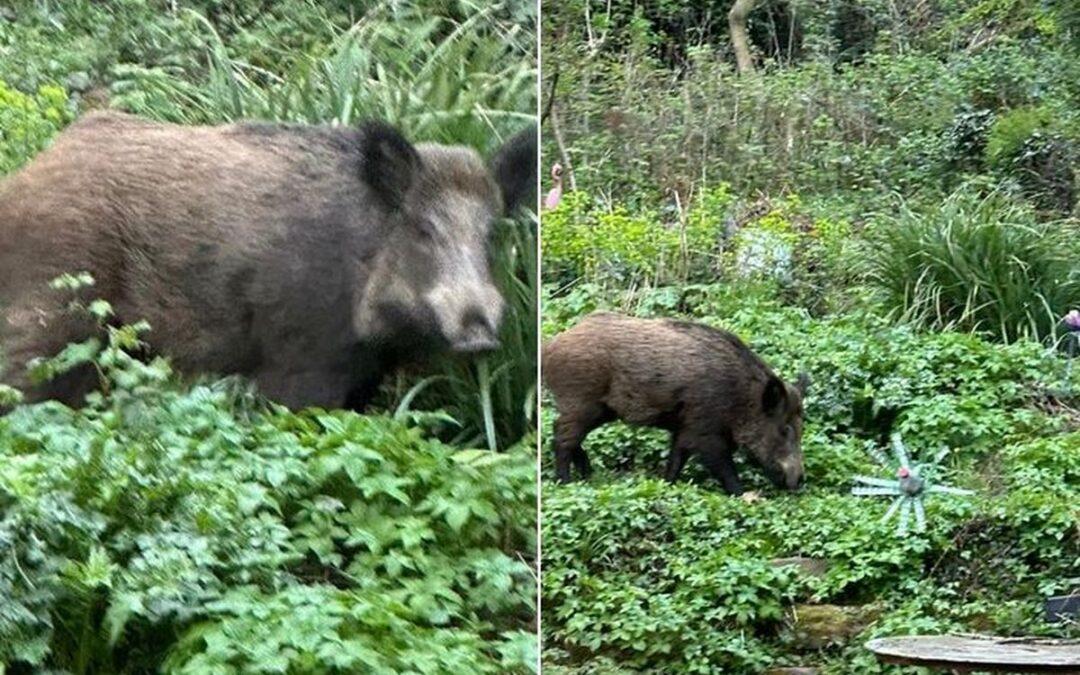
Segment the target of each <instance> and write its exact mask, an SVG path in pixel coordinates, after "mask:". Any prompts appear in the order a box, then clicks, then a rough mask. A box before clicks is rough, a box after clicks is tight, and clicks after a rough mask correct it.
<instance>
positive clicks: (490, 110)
mask: <svg viewBox="0 0 1080 675" xmlns="http://www.w3.org/2000/svg"><path fill="white" fill-rule="evenodd" d="M464 6H465V7H469V8H471V10H472V12H471V14H470V15H468V16H467V17H466V18H464V19H462V20H460V21H458V20H454V19H450V18H448V17H445V16H432V15H430V14H428V13H425V12H424V11H423V10H422V8H419V7H399V6H397V5H396V4H394V3H384V4H381V5H378V6H377V7H375V8H374V9H372V10H371V11H369V12H368V13H367V14H366V15H364V16H363V18H361V19H360V20H359V21H358V22H357V23H356V24H354V25H353V26H352V27H351V28H349V29H348V30H345V31H342V32H340V33H339V34H337V35H336V37H334V38H333V39H332V40H331V41H330V43H329V44H328V45H326V46H325V47H323V48H321V49H319V50H318V51H317V52H316V53H315V54H312V55H309V56H308V57H307V58H300V59H296V65H294V66H293V67H292V68H291V70H289V71H288V72H286V73H285V74H284V75H278V74H275V73H273V72H270V71H268V70H266V69H263V68H259V67H256V66H254V65H252V64H250V63H247V62H245V61H244V60H243V59H240V58H237V57H235V56H232V55H230V51H229V49H228V48H227V46H226V44H225V43H224V42H223V41H222V39H221V38H220V37H219V36H218V35H217V34H216V33H215V32H214V28H213V26H212V25H211V24H210V22H209V21H207V20H206V19H205V18H204V17H202V16H201V15H199V14H198V13H195V12H190V13H189V17H190V21H192V22H194V23H196V24H199V25H201V26H202V29H203V30H204V31H205V32H206V34H207V36H208V37H207V43H208V45H209V46H208V47H207V53H206V60H207V69H206V74H205V78H204V79H203V80H201V81H192V80H190V79H186V78H185V76H184V73H182V72H179V71H178V72H170V71H167V70H163V69H160V68H152V69H146V68H140V67H138V66H120V67H119V70H118V74H119V75H120V76H121V77H120V78H119V79H118V80H117V81H116V82H114V84H113V92H112V93H113V99H112V101H113V105H114V106H116V107H121V108H125V109H127V110H130V111H131V112H134V113H137V114H143V115H146V116H149V117H155V118H159V119H166V120H170V121H174V122H181V123H189V124H192V123H215V122H226V121H232V120H238V119H267V120H279V121H291V122H309V123H329V124H341V125H349V124H353V123H355V122H356V121H358V120H362V119H366V118H378V119H383V120H387V121H389V122H391V123H393V124H395V125H398V126H399V127H401V128H402V129H403V130H405V131H406V132H407V133H408V134H409V135H410V136H411V137H413V138H421V139H424V140H429V141H442V142H453V143H464V144H467V145H472V146H474V147H478V148H480V149H487V148H489V147H490V146H491V144H492V143H491V140H492V132H493V131H499V132H501V133H502V134H505V133H508V130H511V129H515V128H520V127H521V126H522V125H524V124H525V123H527V122H529V121H531V120H532V119H533V117H534V115H535V110H536V106H535V87H536V85H535V83H536V69H535V64H534V62H533V48H534V47H533V45H534V38H533V36H534V35H535V33H534V32H533V28H532V26H530V25H523V24H519V23H513V22H510V21H508V20H506V19H505V18H503V15H502V10H503V9H504V7H503V5H501V4H499V3H496V4H487V3H478V4H470V3H464Z"/></svg>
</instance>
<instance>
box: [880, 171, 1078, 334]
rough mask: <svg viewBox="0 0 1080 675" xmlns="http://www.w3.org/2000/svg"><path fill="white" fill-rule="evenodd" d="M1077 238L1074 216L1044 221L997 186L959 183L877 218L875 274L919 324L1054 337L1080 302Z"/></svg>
mask: <svg viewBox="0 0 1080 675" xmlns="http://www.w3.org/2000/svg"><path fill="white" fill-rule="evenodd" d="M1077 236H1078V234H1077V226H1076V224H1075V223H1071V222H1068V221H1066V222H1040V221H1038V220H1037V219H1036V218H1035V217H1034V215H1033V214H1032V213H1031V211H1030V210H1028V209H1025V208H1023V207H1022V206H1021V205H1019V204H1017V203H1016V202H1014V201H1013V200H1011V199H1009V198H1008V197H1006V196H1005V195H1004V194H1002V193H1000V192H994V193H991V194H989V195H986V196H982V195H979V194H977V193H976V192H975V191H974V190H972V189H971V188H963V189H961V190H958V191H957V192H954V193H953V194H951V195H950V196H949V197H948V198H946V199H945V200H944V201H943V202H942V203H941V204H940V206H937V207H931V208H925V209H920V210H916V209H914V208H912V207H910V206H909V205H907V204H901V206H900V208H899V210H898V211H897V213H896V214H895V215H889V216H883V217H881V218H879V219H878V221H877V222H876V223H875V226H874V228H873V230H872V232H871V234H870V237H871V244H872V252H871V254H870V255H871V258H870V265H871V273H870V282H871V283H872V285H873V286H874V287H875V288H876V289H877V290H878V291H879V292H880V294H881V298H882V301H883V303H884V305H885V307H886V309H887V310H888V311H890V312H892V314H893V315H894V316H897V317H903V318H905V319H907V320H911V321H914V322H916V323H918V324H920V325H923V326H928V327H931V328H955V329H958V330H968V331H975V332H979V333H981V334H984V335H990V336H993V337H994V338H996V339H998V340H1001V341H1003V342H1011V341H1015V340H1018V339H1022V338H1029V339H1034V340H1049V339H1052V338H1053V337H1054V335H1055V329H1056V326H1057V322H1058V320H1059V318H1060V317H1061V316H1062V315H1063V314H1064V313H1065V312H1066V311H1067V310H1068V309H1069V308H1071V307H1074V306H1076V305H1077V304H1080V275H1078V274H1077V270H1078V269H1080V267H1078V265H1077V260H1076V251H1075V247H1074V246H1072V242H1074V241H1075V240H1076V237H1077Z"/></svg>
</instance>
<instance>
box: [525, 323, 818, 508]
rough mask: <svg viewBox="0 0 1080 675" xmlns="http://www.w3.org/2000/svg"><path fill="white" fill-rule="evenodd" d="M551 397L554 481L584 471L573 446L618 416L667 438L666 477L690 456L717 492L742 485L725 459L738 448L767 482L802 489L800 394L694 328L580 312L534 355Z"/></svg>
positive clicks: (730, 342)
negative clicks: (663, 432)
mask: <svg viewBox="0 0 1080 675" xmlns="http://www.w3.org/2000/svg"><path fill="white" fill-rule="evenodd" d="M542 363H543V377H544V382H545V384H546V385H547V387H548V388H549V389H550V390H551V393H552V395H553V396H554V398H555V406H556V408H557V410H558V418H557V419H556V422H555V439H554V443H555V453H556V456H555V462H556V475H557V477H558V478H559V479H560V480H563V481H565V480H569V478H570V465H571V462H573V463H574V464H576V465H577V466H578V469H579V471H581V472H582V473H584V474H587V473H588V472H589V461H588V457H587V456H586V455H585V451H584V450H583V449H582V442H583V441H584V439H585V437H586V436H587V435H588V433H589V432H590V431H592V430H593V429H594V428H596V427H598V426H600V425H602V424H604V423H605V422H608V421H611V420H615V419H620V420H623V421H625V422H627V423H629V424H635V425H643V426H654V427H659V428H663V429H666V430H668V431H670V432H671V433H672V450H671V454H670V455H669V458H668V468H667V478H668V479H669V480H675V479H676V478H677V477H678V475H679V473H680V471H681V470H682V467H683V464H684V463H685V461H686V458H687V457H688V456H689V455H690V454H694V453H697V454H698V455H699V456H700V458H701V459H702V461H703V462H704V463H705V464H706V466H707V467H708V468H709V469H710V471H711V472H712V473H713V474H714V475H715V476H716V477H717V478H718V479H719V480H720V481H721V482H722V483H723V485H724V488H725V489H726V490H727V491H728V492H730V493H732V494H738V493H740V492H741V491H742V486H741V483H740V481H739V478H738V475H737V474H736V472H735V466H734V463H733V462H732V458H731V453H732V451H733V450H734V449H735V446H736V445H742V446H745V447H746V448H748V449H749V450H750V453H751V456H752V457H753V458H754V459H755V460H756V461H757V463H758V464H759V465H761V466H762V467H763V468H764V469H765V471H766V473H767V474H769V476H770V477H771V478H772V479H773V480H774V481H775V482H777V483H779V484H782V485H784V486H785V487H788V488H796V487H798V486H799V485H800V484H801V483H802V450H801V437H802V392H801V391H800V390H799V389H797V388H796V387H793V386H791V385H787V384H784V383H783V381H781V380H780V379H779V378H777V377H776V375H775V374H774V373H773V371H772V369H771V368H769V366H768V365H767V364H766V363H765V362H764V361H762V360H761V358H760V357H759V356H758V355H757V354H755V353H754V352H753V351H751V350H750V348H749V347H747V346H746V345H745V344H744V343H743V342H742V341H741V340H740V339H739V338H738V337H736V336H735V335H733V334H731V333H728V332H726V331H722V330H718V329H716V328H712V327H710V326H705V325H703V324H696V323H690V322H686V321H675V320H670V319H639V318H634V317H628V316H622V315H619V314H612V313H608V312H597V313H594V314H590V315H589V316H587V317H585V318H584V319H582V320H581V322H580V323H578V325H576V326H575V327H573V328H571V329H569V330H567V331H566V332H564V333H561V334H560V335H558V336H556V337H555V339H553V340H552V341H551V342H550V343H548V345H546V346H545V348H544V353H543V361H542Z"/></svg>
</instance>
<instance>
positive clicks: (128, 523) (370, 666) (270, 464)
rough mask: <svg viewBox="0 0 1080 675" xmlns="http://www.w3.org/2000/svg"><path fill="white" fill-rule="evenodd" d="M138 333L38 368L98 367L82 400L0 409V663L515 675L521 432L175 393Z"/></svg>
mask: <svg viewBox="0 0 1080 675" xmlns="http://www.w3.org/2000/svg"><path fill="white" fill-rule="evenodd" d="M140 330H141V327H139V326H127V327H122V328H111V329H109V338H108V340H107V341H106V340H97V341H92V342H88V343H86V344H84V345H74V346H72V347H70V348H69V350H68V351H67V352H66V353H64V354H61V355H59V356H58V357H57V358H54V359H52V360H50V361H48V362H45V364H42V365H46V364H51V365H52V366H53V367H54V368H60V369H62V368H63V367H65V364H67V363H74V362H86V361H89V362H91V363H93V365H94V366H95V367H96V368H98V371H99V373H100V374H101V378H102V385H103V387H104V388H105V389H106V390H107V392H108V393H107V394H105V395H100V394H98V395H94V396H92V397H91V398H90V400H89V402H88V404H87V407H85V408H84V409H81V410H72V409H70V408H67V407H65V406H63V405H61V404H58V403H55V402H48V403H43V404H37V405H24V406H19V407H16V408H15V409H14V410H13V411H12V412H10V413H9V414H7V415H5V416H2V417H0V598H3V600H4V602H3V603H0V672H4V671H5V668H6V669H7V670H8V671H10V672H13V673H16V672H46V671H48V672H65V673H149V672H169V673H346V672H348V673H353V672H371V673H448V674H449V673H455V674H457V673H496V672H498V673H503V672H511V673H513V672H530V671H533V670H535V661H536V638H535V622H534V615H535V593H536V590H535V589H536V583H535V570H534V566H533V563H534V557H535V545H536V541H535V527H536V520H535V518H536V515H535V512H536V501H535V500H536V488H535V463H534V462H535V460H534V454H533V448H534V447H535V446H534V444H533V442H532V441H531V440H530V438H529V437H526V438H525V439H523V440H522V441H521V442H520V443H519V445H518V446H517V447H514V448H511V449H509V450H507V451H506V452H503V453H492V452H490V451H487V450H468V449H461V448H458V447H454V446H450V445H446V444H444V443H442V442H440V441H439V440H438V439H437V435H438V434H437V433H436V432H437V431H438V427H439V426H440V425H444V424H447V419H446V418H445V416H443V415H440V414H438V413H413V414H410V413H408V412H404V411H403V412H402V414H400V415H398V416H397V417H398V419H394V418H391V417H389V416H386V415H369V416H361V415H357V414H355V413H351V412H344V411H332V412H330V411H323V410H319V409H312V410H308V411H304V412H300V413H296V414H294V413H290V412H287V411H285V410H284V409H281V408H279V407H276V406H272V405H270V404H267V403H265V402H260V401H258V400H256V399H255V398H254V397H253V396H252V395H251V394H250V393H249V392H248V390H247V389H246V388H245V387H244V386H241V385H239V384H237V383H235V382H229V381H224V382H217V383H203V384H194V385H181V384H179V383H177V382H175V381H174V377H173V375H172V373H171V372H170V371H169V367H168V365H167V364H166V363H165V362H164V361H161V360H157V361H153V362H151V363H144V362H142V361H139V360H138V359H136V358H134V357H132V356H131V355H130V353H129V352H131V351H133V348H134V347H136V346H137V341H138V335H139V331H140ZM11 393H12V392H11V391H7V392H6V394H8V395H10V394H11Z"/></svg>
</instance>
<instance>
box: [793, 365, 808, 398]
mask: <svg viewBox="0 0 1080 675" xmlns="http://www.w3.org/2000/svg"><path fill="white" fill-rule="evenodd" d="M795 388H796V389H798V390H799V393H800V394H802V395H803V396H806V390H807V389H809V388H810V376H809V375H807V374H806V371H803V372H801V373H799V379H798V380H796V381H795Z"/></svg>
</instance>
